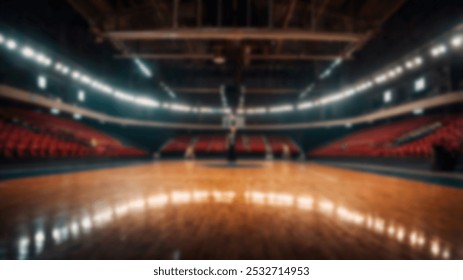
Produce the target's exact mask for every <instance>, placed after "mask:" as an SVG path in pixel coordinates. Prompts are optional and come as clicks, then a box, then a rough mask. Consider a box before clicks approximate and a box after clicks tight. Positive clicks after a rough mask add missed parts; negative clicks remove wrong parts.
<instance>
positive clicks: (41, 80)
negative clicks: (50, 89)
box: [37, 76, 47, 89]
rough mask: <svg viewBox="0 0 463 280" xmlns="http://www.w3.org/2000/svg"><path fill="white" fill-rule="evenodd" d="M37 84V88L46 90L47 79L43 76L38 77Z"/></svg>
mask: <svg viewBox="0 0 463 280" xmlns="http://www.w3.org/2000/svg"><path fill="white" fill-rule="evenodd" d="M37 84H38V86H39V88H41V89H46V88H47V78H46V77H44V76H39V77H38V78H37Z"/></svg>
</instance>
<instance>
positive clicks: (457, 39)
mask: <svg viewBox="0 0 463 280" xmlns="http://www.w3.org/2000/svg"><path fill="white" fill-rule="evenodd" d="M462 43H463V37H462V36H461V35H457V36H455V37H453V38H452V40H451V41H450V44H451V45H452V47H454V48H458V47H460V46H461V45H462Z"/></svg>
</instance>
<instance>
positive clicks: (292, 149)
mask: <svg viewBox="0 0 463 280" xmlns="http://www.w3.org/2000/svg"><path fill="white" fill-rule="evenodd" d="M267 139H268V141H269V143H270V146H271V148H272V152H273V154H274V155H277V156H281V155H283V153H284V150H285V148H286V149H288V151H289V153H290V155H297V154H299V148H298V147H297V146H296V145H295V144H294V142H293V141H292V140H291V139H290V138H289V137H287V136H268V137H267Z"/></svg>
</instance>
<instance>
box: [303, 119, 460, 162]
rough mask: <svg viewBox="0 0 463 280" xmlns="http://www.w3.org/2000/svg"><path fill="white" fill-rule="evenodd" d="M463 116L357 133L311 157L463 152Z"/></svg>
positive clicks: (412, 120)
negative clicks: (436, 150) (436, 149)
mask: <svg viewBox="0 0 463 280" xmlns="http://www.w3.org/2000/svg"><path fill="white" fill-rule="evenodd" d="M462 139H463V116H449V117H443V116H433V117H418V118H414V119H409V120H404V121H399V122H395V123H391V124H386V125H380V126H377V127H374V128H370V129H365V130H362V131H360V132H356V133H353V134H351V135H348V136H347V137H344V138H342V139H340V140H337V141H335V142H332V143H330V144H328V145H326V146H324V147H322V148H319V149H317V150H315V151H313V152H310V153H309V156H317V157H319V156H347V157H350V156H352V157H357V156H367V157H375V156H385V157H394V156H396V157H397V156H398V157H430V156H431V155H432V148H433V145H436V144H440V145H444V146H445V147H446V148H447V149H449V150H451V151H454V152H458V151H460V152H461V143H462V142H461V141H462Z"/></svg>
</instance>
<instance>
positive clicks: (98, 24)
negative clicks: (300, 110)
mask: <svg viewBox="0 0 463 280" xmlns="http://www.w3.org/2000/svg"><path fill="white" fill-rule="evenodd" d="M68 2H69V4H71V6H72V7H73V8H74V9H75V10H76V11H77V12H78V13H79V14H80V15H81V16H82V17H83V18H84V19H85V20H86V21H87V22H88V24H89V25H90V29H91V31H92V34H93V35H94V37H95V39H96V40H97V41H100V42H103V41H108V42H110V43H111V45H112V46H113V47H114V48H115V49H116V50H117V51H118V54H117V55H115V59H120V60H133V59H136V58H139V59H142V60H143V61H144V62H146V63H147V64H148V65H149V64H150V63H155V64H156V65H157V72H158V73H160V74H159V78H160V80H161V81H162V82H164V83H165V84H167V85H169V87H170V88H171V89H172V90H173V91H174V92H175V93H176V94H177V95H179V96H180V98H182V99H186V100H189V101H192V102H195V101H196V100H198V99H200V100H202V102H206V103H212V104H214V103H219V104H220V99H219V98H218V97H219V89H220V86H221V85H239V86H244V87H245V88H246V95H247V97H246V102H247V103H248V104H249V103H252V104H261V103H268V102H270V101H269V100H271V102H279V101H282V100H287V99H291V98H292V99H294V98H297V96H298V95H299V94H300V93H301V92H302V91H303V89H304V88H305V87H307V86H308V85H309V84H310V83H313V82H316V81H317V80H318V79H319V77H320V75H321V74H322V73H323V71H325V69H326V68H327V67H329V66H330V65H331V64H332V63H333V62H334V61H336V60H350V59H352V58H353V56H354V55H355V53H356V52H357V51H358V50H360V49H361V48H362V47H363V46H364V45H365V43H367V42H368V41H369V40H370V39H371V38H372V37H373V36H375V34H377V33H378V32H380V30H381V27H382V25H383V24H384V23H385V22H386V21H387V20H388V19H389V18H390V17H391V16H392V15H394V13H396V12H397V11H398V10H399V9H400V7H402V5H403V4H404V3H405V2H406V0H391V1H381V0H370V1H363V0H311V1H302V0H240V1H239V0H231V1H228V0H162V1H159V0H139V1H124V0H68Z"/></svg>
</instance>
